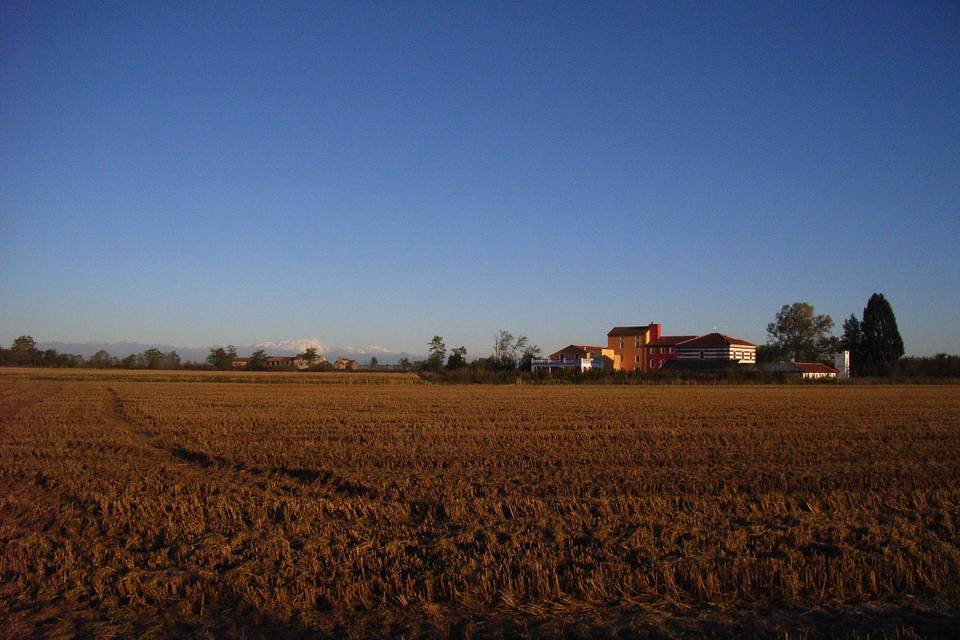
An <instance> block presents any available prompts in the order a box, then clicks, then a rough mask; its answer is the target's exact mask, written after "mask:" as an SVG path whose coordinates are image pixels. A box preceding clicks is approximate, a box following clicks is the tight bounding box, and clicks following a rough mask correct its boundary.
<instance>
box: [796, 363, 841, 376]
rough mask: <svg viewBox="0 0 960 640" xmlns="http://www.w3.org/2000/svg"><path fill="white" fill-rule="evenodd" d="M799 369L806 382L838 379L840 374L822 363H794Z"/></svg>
mask: <svg viewBox="0 0 960 640" xmlns="http://www.w3.org/2000/svg"><path fill="white" fill-rule="evenodd" d="M793 364H795V365H796V366H797V368H798V369H800V371H801V372H802V373H803V377H804V379H806V380H816V379H820V378H836V377H837V374H838V373H839V372H838V371H837V370H836V369H834V368H833V367H830V366H827V365H825V364H823V363H820V362H794V363H793Z"/></svg>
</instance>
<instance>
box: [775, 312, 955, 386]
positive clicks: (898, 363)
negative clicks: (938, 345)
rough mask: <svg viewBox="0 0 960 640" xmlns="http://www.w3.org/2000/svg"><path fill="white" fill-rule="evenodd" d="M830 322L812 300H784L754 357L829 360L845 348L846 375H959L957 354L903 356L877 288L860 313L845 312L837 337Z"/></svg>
mask: <svg viewBox="0 0 960 640" xmlns="http://www.w3.org/2000/svg"><path fill="white" fill-rule="evenodd" d="M833 326H834V324H833V319H832V318H831V317H830V316H829V315H826V314H822V315H821V314H817V313H816V311H815V310H814V307H813V305H812V304H809V303H807V302H794V303H793V304H790V305H784V306H783V307H782V308H781V309H780V311H779V312H778V313H777V315H776V317H775V318H774V321H773V322H771V323H770V324H768V325H767V337H768V340H767V344H765V345H761V346H759V347H758V348H757V361H758V362H776V361H779V360H785V359H790V360H793V361H795V362H820V361H826V362H831V361H832V359H833V354H834V353H836V352H838V351H849V352H850V375H851V376H854V377H865V378H866V377H870V378H879V377H889V376H901V377H913V378H945V377H958V376H960V356H955V355H948V354H945V353H939V354H937V355H935V356H933V357H932V358H931V357H909V358H905V357H904V349H903V338H902V337H901V335H900V329H899V328H898V327H897V318H896V315H895V314H894V312H893V307H892V306H891V305H890V302H889V301H888V300H887V299H886V297H885V296H884V295H883V294H882V293H874V294H873V295H871V296H870V299H869V300H867V304H866V306H865V307H864V309H863V314H862V315H861V317H860V318H857V316H856V315H855V314H850V317H849V318H847V319H846V320H845V321H844V322H843V333H842V334H841V335H840V336H839V337H837V336H833V335H830V331H831V330H832V329H833ZM831 364H832V362H831Z"/></svg>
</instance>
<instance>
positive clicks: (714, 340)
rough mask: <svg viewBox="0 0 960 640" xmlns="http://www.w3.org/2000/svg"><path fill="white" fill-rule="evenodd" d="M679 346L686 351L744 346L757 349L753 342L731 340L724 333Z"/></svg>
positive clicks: (701, 337)
mask: <svg viewBox="0 0 960 640" xmlns="http://www.w3.org/2000/svg"><path fill="white" fill-rule="evenodd" d="M678 346H680V347H683V348H684V349H688V348H689V349H701V348H708V347H726V346H743V347H755V346H757V345H755V344H753V343H752V342H747V341H746V340H741V339H740V338H731V337H730V336H725V335H723V334H722V333H708V334H706V335H702V336H700V337H698V338H694V339H693V340H687V341H685V342H681V343H679V344H678Z"/></svg>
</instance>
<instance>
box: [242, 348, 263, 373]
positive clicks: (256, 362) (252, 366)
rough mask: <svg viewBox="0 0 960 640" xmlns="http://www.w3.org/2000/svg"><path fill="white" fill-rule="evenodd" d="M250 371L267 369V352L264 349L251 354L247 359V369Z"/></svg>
mask: <svg viewBox="0 0 960 640" xmlns="http://www.w3.org/2000/svg"><path fill="white" fill-rule="evenodd" d="M245 368H246V369H247V370H248V371H263V370H264V369H266V368H267V352H266V351H265V350H263V349H257V350H256V351H254V352H253V353H251V354H250V358H249V359H247V366H246V367H245Z"/></svg>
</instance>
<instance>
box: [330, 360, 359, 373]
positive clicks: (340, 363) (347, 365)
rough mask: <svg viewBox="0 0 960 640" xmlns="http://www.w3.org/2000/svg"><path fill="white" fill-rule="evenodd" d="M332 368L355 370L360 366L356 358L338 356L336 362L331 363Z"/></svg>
mask: <svg viewBox="0 0 960 640" xmlns="http://www.w3.org/2000/svg"><path fill="white" fill-rule="evenodd" d="M333 368H334V369H338V370H340V371H356V370H357V369H359V368H360V365H359V364H357V361H356V360H350V359H349V358H338V359H337V360H336V362H334V363H333Z"/></svg>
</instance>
